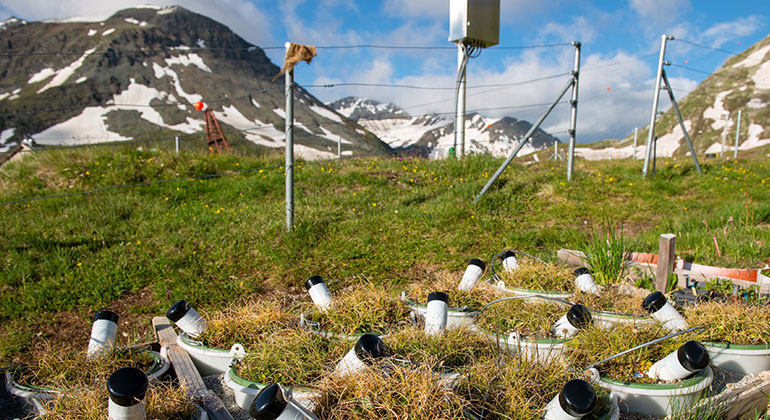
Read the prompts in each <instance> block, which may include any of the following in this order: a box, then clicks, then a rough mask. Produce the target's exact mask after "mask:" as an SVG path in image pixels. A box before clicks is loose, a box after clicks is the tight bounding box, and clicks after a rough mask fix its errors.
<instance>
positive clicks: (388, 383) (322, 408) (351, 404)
mask: <svg viewBox="0 0 770 420" xmlns="http://www.w3.org/2000/svg"><path fill="white" fill-rule="evenodd" d="M433 368H434V367H433V366H431V365H429V364H422V365H416V366H413V367H393V366H390V365H385V366H382V365H375V366H373V367H371V368H369V369H366V370H364V371H362V372H360V373H358V374H355V375H349V376H347V377H345V378H342V379H340V378H328V379H327V380H324V381H323V382H322V384H321V386H320V389H321V394H320V396H319V397H318V398H317V400H316V401H315V402H316V408H315V412H316V414H317V415H318V417H319V418H322V419H328V420H353V419H355V420H366V419H371V420H382V419H403V420H424V419H463V418H465V417H464V416H463V410H465V409H467V408H468V407H469V406H470V404H469V402H468V401H466V400H465V399H464V398H462V397H461V396H459V395H458V394H456V393H454V392H453V391H452V390H451V388H448V387H446V386H444V385H443V384H442V383H441V382H440V381H439V377H438V376H437V375H436V373H435V372H434V369H433Z"/></svg>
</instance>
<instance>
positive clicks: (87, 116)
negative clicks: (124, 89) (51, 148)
mask: <svg viewBox="0 0 770 420" xmlns="http://www.w3.org/2000/svg"><path fill="white" fill-rule="evenodd" d="M107 112H109V110H106V109H105V108H101V107H92V108H86V109H84V110H83V112H81V113H80V115H78V116H76V117H74V118H71V119H69V120H67V121H65V122H63V123H59V124H57V125H55V126H53V127H51V128H48V129H46V130H45V131H43V132H41V133H38V134H37V135H35V141H36V142H38V143H40V144H43V145H50V144H84V143H101V142H107V141H122V140H130V139H129V138H128V137H123V136H121V135H120V134H118V133H114V132H112V131H110V130H109V129H108V127H107V117H106V114H107ZM83 133H87V134H83Z"/></svg>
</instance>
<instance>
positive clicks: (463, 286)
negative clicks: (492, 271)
mask: <svg viewBox="0 0 770 420" xmlns="http://www.w3.org/2000/svg"><path fill="white" fill-rule="evenodd" d="M486 268H487V265H486V264H484V261H481V260H480V259H478V258H473V259H471V261H470V262H469V263H468V267H466V268H465V273H464V274H463V279H462V280H460V285H459V286H457V290H462V291H465V292H469V291H471V289H473V288H474V287H476V283H478V282H479V280H481V276H482V275H483V274H484V270H485V269H486Z"/></svg>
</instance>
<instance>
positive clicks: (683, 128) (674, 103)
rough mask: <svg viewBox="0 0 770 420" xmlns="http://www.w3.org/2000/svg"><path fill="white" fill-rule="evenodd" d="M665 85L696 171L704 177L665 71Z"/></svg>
mask: <svg viewBox="0 0 770 420" xmlns="http://www.w3.org/2000/svg"><path fill="white" fill-rule="evenodd" d="M663 83H665V84H666V91H667V92H668V98H669V99H671V106H672V107H673V108H674V113H675V114H676V118H677V119H679V127H681V128H682V133H683V134H684V140H685V141H686V142H687V147H688V148H690V155H691V156H692V161H693V163H695V169H696V170H697V171H698V173H699V174H701V175H703V171H702V170H701V168H700V164H699V163H698V155H697V154H695V147H694V146H693V144H692V140H691V139H690V134H689V133H688V132H687V127H685V126H684V119H683V118H682V113H681V112H679V105H677V103H676V98H674V90H673V89H671V83H669V81H668V76H667V75H666V72H665V70H664V71H663ZM656 139H657V137H656Z"/></svg>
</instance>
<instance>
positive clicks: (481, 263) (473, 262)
mask: <svg viewBox="0 0 770 420" xmlns="http://www.w3.org/2000/svg"><path fill="white" fill-rule="evenodd" d="M468 265H475V266H476V267H478V268H480V269H481V271H484V270H486V269H487V265H486V264H485V263H484V261H481V260H480V259H478V258H471V260H470V261H468Z"/></svg>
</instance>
